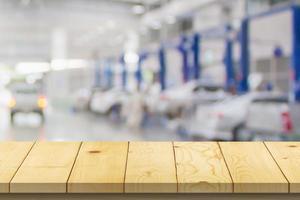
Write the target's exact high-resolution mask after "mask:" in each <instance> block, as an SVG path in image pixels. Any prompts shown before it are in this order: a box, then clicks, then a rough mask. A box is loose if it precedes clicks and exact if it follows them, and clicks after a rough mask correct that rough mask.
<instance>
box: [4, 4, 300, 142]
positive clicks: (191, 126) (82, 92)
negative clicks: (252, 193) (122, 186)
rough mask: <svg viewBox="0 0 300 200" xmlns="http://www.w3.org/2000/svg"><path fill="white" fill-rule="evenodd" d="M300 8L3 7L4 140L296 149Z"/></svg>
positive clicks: (299, 119)
mask: <svg viewBox="0 0 300 200" xmlns="http://www.w3.org/2000/svg"><path fill="white" fill-rule="evenodd" d="M299 102H300V1H297V0H188V1H183V0H0V140H53V141H63V140H84V141H86V140H131V141H132V140H151V141H157V140H224V141H225V140H298V139H299V138H300V104H299Z"/></svg>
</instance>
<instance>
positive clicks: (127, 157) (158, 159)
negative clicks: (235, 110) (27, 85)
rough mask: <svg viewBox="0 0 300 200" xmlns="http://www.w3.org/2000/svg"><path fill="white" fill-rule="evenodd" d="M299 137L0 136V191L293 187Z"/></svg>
mask: <svg viewBox="0 0 300 200" xmlns="http://www.w3.org/2000/svg"><path fill="white" fill-rule="evenodd" d="M299 192H300V142H0V193H299Z"/></svg>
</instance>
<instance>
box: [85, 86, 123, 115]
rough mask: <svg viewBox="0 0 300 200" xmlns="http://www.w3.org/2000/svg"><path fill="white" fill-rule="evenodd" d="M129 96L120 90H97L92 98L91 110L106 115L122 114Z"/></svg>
mask: <svg viewBox="0 0 300 200" xmlns="http://www.w3.org/2000/svg"><path fill="white" fill-rule="evenodd" d="M127 95H128V93H127V92H125V91H123V90H122V89H120V88H112V89H110V90H97V91H95V93H94V94H93V96H92V98H91V102H90V109H91V111H92V112H95V113H99V114H106V115H109V114H111V113H112V112H113V111H118V112H120V111H121V106H122V104H123V101H125V99H126V96H127Z"/></svg>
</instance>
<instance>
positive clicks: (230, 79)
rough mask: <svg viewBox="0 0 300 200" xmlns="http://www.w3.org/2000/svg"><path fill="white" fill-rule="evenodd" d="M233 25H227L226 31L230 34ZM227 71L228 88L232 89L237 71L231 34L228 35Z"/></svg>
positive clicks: (226, 47) (226, 51)
mask: <svg viewBox="0 0 300 200" xmlns="http://www.w3.org/2000/svg"><path fill="white" fill-rule="evenodd" d="M230 31H231V27H230V26H227V27H226V33H229V34H230ZM224 64H225V68H226V69H225V71H226V89H227V90H231V89H233V88H234V87H235V86H236V85H235V71H234V64H233V41H232V38H230V37H229V36H227V37H226V44H225V57H224Z"/></svg>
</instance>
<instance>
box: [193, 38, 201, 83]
mask: <svg viewBox="0 0 300 200" xmlns="http://www.w3.org/2000/svg"><path fill="white" fill-rule="evenodd" d="M200 42H201V36H200V34H199V33H195V34H194V36H193V45H192V50H193V59H194V60H193V61H194V63H193V67H194V69H193V75H194V77H193V78H194V79H196V80H198V79H199V78H200V75H201V64H200V53H201V51H200Z"/></svg>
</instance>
